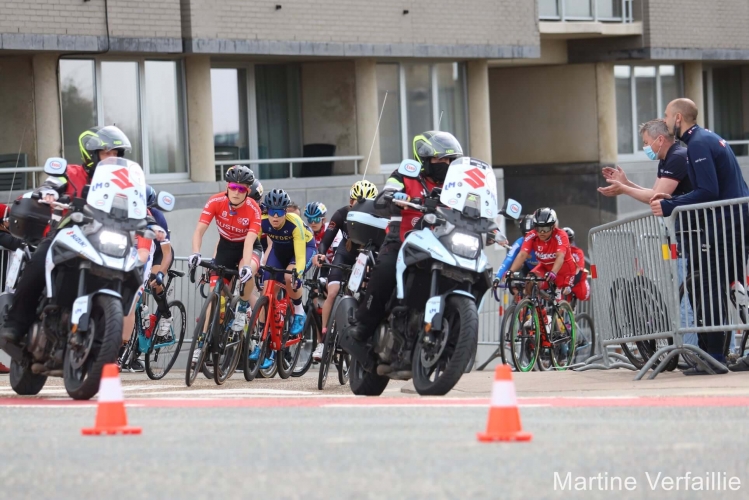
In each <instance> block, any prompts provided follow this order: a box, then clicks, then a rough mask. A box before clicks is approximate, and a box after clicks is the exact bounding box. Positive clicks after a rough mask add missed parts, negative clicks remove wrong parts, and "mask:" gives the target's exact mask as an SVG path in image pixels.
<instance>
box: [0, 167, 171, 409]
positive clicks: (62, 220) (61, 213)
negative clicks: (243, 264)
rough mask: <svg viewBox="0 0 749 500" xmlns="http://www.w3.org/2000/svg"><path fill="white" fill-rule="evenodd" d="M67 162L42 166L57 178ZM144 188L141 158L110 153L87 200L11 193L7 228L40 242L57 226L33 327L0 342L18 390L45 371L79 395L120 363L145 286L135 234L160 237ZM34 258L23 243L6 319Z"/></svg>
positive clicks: (29, 387)
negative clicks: (129, 319)
mask: <svg viewBox="0 0 749 500" xmlns="http://www.w3.org/2000/svg"><path fill="white" fill-rule="evenodd" d="M66 167H67V162H66V161H65V160H64V159H62V158H50V159H49V160H47V163H46V164H45V172H46V173H47V174H49V175H51V176H60V175H63V174H64V172H65V169H66ZM145 191H146V184H145V179H144V175H143V170H142V169H141V167H140V166H139V165H138V164H137V163H135V162H132V161H129V160H126V159H124V158H109V159H106V160H104V161H102V162H100V163H99V164H98V165H97V167H96V171H95V173H94V177H93V179H92V180H91V184H90V186H88V194H87V196H86V198H85V199H82V198H74V199H73V200H68V199H65V198H66V197H63V198H61V199H60V200H59V201H57V202H53V203H51V206H52V209H53V211H52V213H51V214H50V209H49V207H48V206H47V204H45V203H44V202H43V200H41V199H40V197H39V195H38V194H34V195H27V196H25V197H22V198H20V199H18V200H16V201H14V203H13V205H12V206H11V208H10V214H9V220H10V231H11V234H13V235H14V236H16V237H19V238H23V239H24V240H25V241H27V242H28V243H30V244H31V245H36V244H38V243H39V242H40V241H41V240H42V238H43V237H44V234H45V232H46V228H47V226H48V224H50V223H51V224H50V227H51V229H52V230H53V231H56V232H55V233H54V234H55V235H54V239H53V241H52V244H51V245H50V247H49V250H48V252H47V254H46V258H45V285H46V293H45V294H44V295H43V297H41V298H40V301H39V305H38V307H37V310H36V315H35V321H34V323H33V325H32V326H31V328H30V329H29V331H28V333H27V335H26V336H25V337H24V339H23V340H22V341H21V343H20V344H11V343H5V342H4V341H2V340H0V348H2V349H3V350H4V351H5V352H6V353H8V355H10V357H11V367H10V385H11V387H12V388H13V390H14V391H15V392H16V393H17V394H21V395H34V394H38V393H39V391H41V390H42V388H43V387H44V384H45V383H46V381H47V377H49V376H57V377H63V379H64V383H65V389H66V391H67V393H68V394H69V395H70V396H71V397H72V398H73V399H79V400H86V399H90V398H91V397H93V396H94V395H95V394H96V393H97V392H98V390H99V382H100V378H101V372H102V369H103V367H104V365H105V364H108V363H114V362H115V361H116V359H117V353H118V349H119V347H120V345H121V344H122V322H123V316H124V315H127V314H128V313H129V312H131V311H132V310H133V307H135V304H136V302H137V299H138V297H139V295H140V293H141V292H142V289H143V270H142V262H140V259H139V257H138V251H137V248H136V236H140V237H144V238H148V239H153V238H154V237H155V234H154V233H153V231H151V230H149V229H148V228H147V222H146V213H147V212H146V210H147V209H146V197H145ZM162 194H163V195H164V197H165V199H167V200H168V201H169V200H172V199H173V198H172V197H171V195H168V193H162ZM160 196H161V195H160ZM29 256H30V254H29V253H28V251H27V250H26V249H24V250H19V251H17V252H16V253H15V255H14V257H13V262H12V264H11V269H10V270H9V274H8V280H7V281H6V291H5V292H4V293H2V294H0V321H4V320H5V314H6V313H7V310H8V308H9V307H10V304H11V302H12V299H13V295H12V293H13V289H14V288H15V286H16V284H17V282H18V279H19V276H20V275H21V272H22V268H23V266H24V264H25V262H27V261H28V259H29Z"/></svg>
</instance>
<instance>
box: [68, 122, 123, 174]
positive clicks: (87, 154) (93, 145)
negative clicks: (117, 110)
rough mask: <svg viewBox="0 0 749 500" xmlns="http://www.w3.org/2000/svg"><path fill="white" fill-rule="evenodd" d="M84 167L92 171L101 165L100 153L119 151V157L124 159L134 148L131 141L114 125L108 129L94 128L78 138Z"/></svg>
mask: <svg viewBox="0 0 749 500" xmlns="http://www.w3.org/2000/svg"><path fill="white" fill-rule="evenodd" d="M78 146H79V147H80V150H81V159H82V160H83V166H84V167H85V168H86V169H87V170H91V169H92V168H94V167H95V166H96V165H97V164H98V163H99V151H112V150H113V149H116V150H117V156H119V157H120V158H122V157H123V156H125V153H129V152H130V150H131V149H132V147H131V146H130V139H128V138H127V136H126V135H125V133H124V132H123V131H122V130H120V129H118V128H117V127H115V126H114V125H107V126H106V127H92V128H90V129H88V130H86V131H85V132H83V133H82V134H81V135H80V136H79V137H78Z"/></svg>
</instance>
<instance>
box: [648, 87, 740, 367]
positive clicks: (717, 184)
mask: <svg viewBox="0 0 749 500" xmlns="http://www.w3.org/2000/svg"><path fill="white" fill-rule="evenodd" d="M665 119H666V123H667V125H668V129H669V132H672V133H673V134H674V135H675V136H676V137H678V138H679V139H680V140H681V141H683V142H684V143H686V145H687V148H688V149H687V158H688V164H687V165H688V174H689V180H690V182H691V184H692V187H693V191H691V192H690V193H687V194H683V195H681V196H672V195H670V194H666V193H656V194H655V195H654V196H653V198H652V199H651V201H650V208H651V209H652V210H653V214H655V215H656V216H670V215H671V213H672V212H673V210H674V209H675V208H676V207H679V206H684V205H694V204H698V203H706V202H714V201H721V200H731V199H735V198H743V197H749V187H747V185H746V182H745V181H744V179H743V177H742V175H741V169H740V168H739V164H738V161H737V160H736V156H735V155H734V153H733V151H732V150H731V148H730V146H728V145H727V144H726V141H725V140H723V139H722V138H721V137H720V136H718V135H717V134H715V133H713V132H710V131H709V130H706V129H703V128H702V127H700V126H699V125H697V124H696V122H697V106H696V105H695V104H694V102H692V101H691V100H689V99H683V98H682V99H675V100H673V101H671V102H670V103H669V104H668V106H667V107H666V113H665ZM740 212H742V213H740ZM712 213H713V216H711V217H707V218H706V219H707V220H706V221H705V222H704V223H703V224H701V226H702V229H703V231H704V233H703V234H702V235H701V234H695V233H691V232H690V233H688V234H686V235H684V233H682V238H684V242H685V243H687V244H688V246H685V245H683V244H682V245H681V247H682V248H702V244H703V243H706V245H707V246H706V248H707V249H708V250H707V251H700V252H699V254H700V257H699V259H694V260H693V263H694V264H693V265H695V266H699V273H700V286H702V287H705V288H704V289H703V290H698V291H697V295H696V296H698V297H705V302H712V303H711V304H706V305H705V308H704V309H706V310H705V311H702V312H700V307H699V304H695V309H696V310H697V317H698V323H699V324H700V325H704V326H717V325H721V324H724V323H723V314H724V313H723V311H722V308H721V305H724V304H727V303H728V302H729V301H730V297H729V296H728V290H729V283H731V282H733V281H734V280H735V279H736V278H737V277H738V278H739V279H741V281H742V282H744V277H745V276H746V273H745V270H744V267H745V264H744V263H745V262H746V254H745V251H744V248H743V246H742V240H744V241H749V231H747V229H749V220H747V217H749V210H747V205H745V204H742V205H740V207H739V206H736V207H734V208H733V209H726V210H717V209H716V210H715V211H714V212H712ZM721 214H723V217H721ZM739 215H742V217H739ZM743 220H747V223H746V224H743V226H744V227H742V222H743ZM742 233H743V237H742ZM716 236H720V237H716ZM695 239H697V241H696V242H695V241H694V240H695ZM726 264H728V265H726ZM706 285H707V286H709V287H710V288H709V289H708V288H707V287H706ZM700 286H698V288H699V287H700ZM711 291H712V292H713V293H710V292H711ZM725 333H726V332H719V333H706V334H701V335H700V346H701V347H702V348H703V349H704V350H705V351H706V352H707V353H708V354H709V355H711V356H713V357H714V358H715V359H716V360H717V361H719V362H725V355H724V341H725ZM739 364H741V366H737V369H739V370H743V366H746V370H749V365H747V363H746V360H740V362H739V363H737V364H736V365H739ZM736 365H732V368H733V366H736ZM704 373H706V372H704V371H702V370H701V369H699V368H693V369H692V370H687V371H686V372H684V374H685V375H700V374H704Z"/></svg>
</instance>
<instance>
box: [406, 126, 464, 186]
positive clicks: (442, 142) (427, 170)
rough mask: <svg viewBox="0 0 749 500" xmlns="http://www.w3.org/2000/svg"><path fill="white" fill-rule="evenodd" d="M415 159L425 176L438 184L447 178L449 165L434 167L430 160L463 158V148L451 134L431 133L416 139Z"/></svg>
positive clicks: (425, 133) (418, 136)
mask: <svg viewBox="0 0 749 500" xmlns="http://www.w3.org/2000/svg"><path fill="white" fill-rule="evenodd" d="M413 145H414V159H415V160H417V161H418V162H419V163H421V165H422V170H423V172H424V175H426V176H427V177H430V178H432V179H433V180H435V181H437V182H442V181H444V180H445V176H447V168H448V167H447V165H444V164H441V165H438V166H434V165H432V162H431V161H430V158H440V159H441V158H449V159H455V158H460V157H461V156H463V148H462V147H461V146H460V143H459V142H458V140H457V139H456V138H455V136H454V135H452V134H451V133H449V132H436V131H429V132H424V133H423V134H420V135H417V136H416V137H414V144H413Z"/></svg>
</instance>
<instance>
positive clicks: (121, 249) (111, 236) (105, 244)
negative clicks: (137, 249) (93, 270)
mask: <svg viewBox="0 0 749 500" xmlns="http://www.w3.org/2000/svg"><path fill="white" fill-rule="evenodd" d="M127 247H128V238H127V235H126V234H124V233H119V232H116V231H106V230H105V231H102V232H100V233H99V251H100V252H101V253H105V254H107V255H111V256H112V257H118V258H122V257H124V256H125V252H126V251H127Z"/></svg>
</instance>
